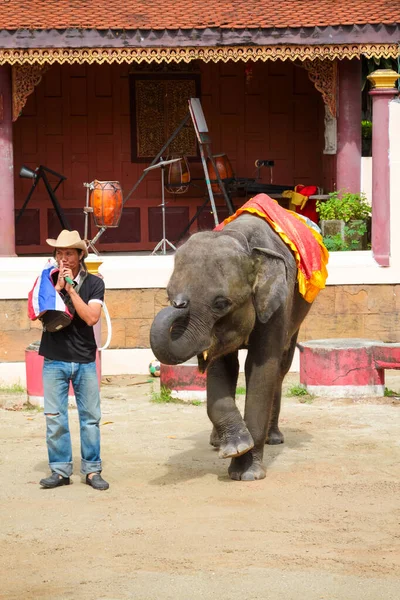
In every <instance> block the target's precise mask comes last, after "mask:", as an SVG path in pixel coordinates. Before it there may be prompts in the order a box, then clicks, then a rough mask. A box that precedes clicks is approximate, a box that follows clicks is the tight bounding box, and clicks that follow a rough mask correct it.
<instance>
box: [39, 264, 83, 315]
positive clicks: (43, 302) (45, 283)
mask: <svg viewBox="0 0 400 600" xmlns="http://www.w3.org/2000/svg"><path fill="white" fill-rule="evenodd" d="M58 271H59V269H58V267H57V266H54V265H52V264H50V265H48V266H47V267H46V268H45V269H44V270H43V271H42V273H41V274H40V275H39V277H38V278H37V279H36V281H35V284H34V286H33V288H32V289H31V291H30V292H29V294H28V317H29V318H30V320H31V321H35V320H36V319H38V318H39V317H41V316H42V315H43V313H45V312H46V310H60V311H61V312H65V313H67V314H68V315H70V316H71V317H72V315H71V312H70V311H69V310H68V308H67V306H66V305H65V303H64V302H63V300H62V298H61V296H60V294H59V293H58V292H57V291H56V289H55V287H54V283H53V280H52V275H53V274H54V273H58Z"/></svg>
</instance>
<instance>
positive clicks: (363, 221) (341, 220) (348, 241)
mask: <svg viewBox="0 0 400 600" xmlns="http://www.w3.org/2000/svg"><path fill="white" fill-rule="evenodd" d="M316 210H317V212H318V214H319V217H320V225H321V229H322V235H323V237H324V242H325V245H326V247H327V249H328V250H366V248H367V230H368V220H369V219H370V216H371V207H370V205H369V204H368V202H367V198H366V196H365V194H364V193H363V192H360V193H352V192H345V191H337V192H331V193H330V194H329V197H328V199H327V200H324V201H323V200H318V201H317V203H316Z"/></svg>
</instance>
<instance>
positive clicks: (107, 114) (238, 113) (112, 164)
mask: <svg viewBox="0 0 400 600" xmlns="http://www.w3.org/2000/svg"><path fill="white" fill-rule="evenodd" d="M129 69H130V67H129V65H121V66H120V65H111V66H109V65H103V66H99V65H95V66H53V67H51V68H50V69H49V71H48V72H47V73H46V74H45V75H44V77H43V80H42V81H41V83H40V84H39V85H38V86H37V88H36V90H35V92H34V93H33V94H32V95H31V96H30V97H29V98H28V102H27V104H26V106H25V108H24V110H23V113H22V115H21V116H20V117H19V119H18V120H17V122H16V123H15V124H14V132H13V133H14V165H15V192H16V207H17V208H19V207H20V206H21V205H22V204H23V201H24V199H25V197H26V195H27V193H28V191H29V189H30V186H31V182H30V181H29V180H24V179H20V178H19V177H18V173H19V169H20V167H21V165H23V164H25V165H27V166H29V167H31V168H36V167H37V166H38V165H39V164H42V165H45V166H47V167H49V168H51V169H53V170H55V171H58V172H60V173H62V174H63V175H65V176H66V177H67V180H66V181H65V182H64V183H63V184H62V185H61V187H60V188H59V190H58V191H57V197H58V199H59V201H60V203H61V205H62V207H63V208H64V209H65V211H66V213H67V216H68V218H69V219H70V223H71V226H72V227H73V228H77V229H79V230H80V232H81V234H83V212H82V209H83V206H84V204H85V188H84V187H83V185H82V184H83V182H90V181H92V180H94V179H99V180H117V181H120V182H121V185H122V187H123V190H124V192H125V194H127V193H128V191H129V190H130V189H131V188H132V186H133V185H134V184H135V182H136V181H137V180H138V178H139V177H140V175H141V173H142V169H143V168H144V167H145V166H146V164H144V163H136V164H133V163H131V151H130V150H131V148H130V143H131V142H130V108H129V106H130V103H129V80H128V74H129ZM200 69H201V92H202V94H201V97H202V105H203V109H204V113H205V116H206V119H207V122H208V127H209V131H210V134H211V138H212V148H213V152H214V153H220V152H225V153H226V154H227V155H228V157H229V159H230V161H231V163H232V165H233V168H234V171H235V173H236V175H237V176H240V177H253V176H255V172H256V168H255V166H254V162H255V160H256V159H258V158H261V159H273V160H274V161H275V167H274V171H273V180H274V183H278V184H279V183H283V184H286V183H287V184H290V183H292V184H297V183H303V184H316V185H319V186H323V187H324V188H325V189H327V188H329V187H330V186H331V185H332V183H333V181H332V176H331V172H332V169H331V166H330V164H329V158H331V157H324V155H323V153H322V150H323V144H324V139H323V114H324V111H323V102H322V98H321V96H320V94H319V93H318V92H317V91H316V90H315V88H314V86H313V84H312V83H311V82H310V81H309V79H308V76H307V73H306V71H305V70H303V69H302V68H300V67H295V66H294V65H293V64H292V63H290V62H278V61H277V62H267V63H261V62H258V63H255V64H254V65H253V70H252V77H251V79H250V80H248V81H246V77H245V65H244V64H243V63H233V62H232V63H227V64H223V63H218V64H201V65H200ZM190 168H191V174H192V177H202V174H203V173H202V168H201V163H199V162H195V163H191V166H190ZM261 174H262V180H263V181H264V182H266V183H268V182H269V169H264V170H262V171H261ZM196 184H197V186H196V187H195V186H191V188H190V190H189V192H188V193H186V194H184V195H171V194H166V198H167V199H168V200H169V203H168V208H167V237H168V239H170V240H171V241H173V240H174V239H176V237H177V236H178V235H179V233H180V232H181V231H182V229H183V228H184V226H185V224H186V223H187V222H188V221H189V219H190V218H191V217H192V216H194V214H195V213H196V210H197V208H198V206H199V205H200V204H201V203H202V201H203V198H204V193H205V190H206V188H205V184H204V181H197V182H196ZM160 200H161V189H160V173H159V172H158V170H155V171H152V172H150V173H149V175H148V176H147V177H146V178H145V179H144V181H143V182H142V184H141V185H140V187H139V188H138V189H137V191H136V192H135V194H134V195H133V196H132V197H131V198H130V200H129V201H128V203H127V204H126V206H125V208H124V214H123V217H122V220H121V225H120V227H119V228H118V229H110V230H108V231H107V232H106V233H105V234H104V235H103V236H102V237H101V238H100V242H99V243H98V245H97V246H98V248H99V249H100V250H102V251H114V250H120V251H121V250H125V251H126V250H152V249H153V248H154V246H155V245H156V243H157V241H158V240H159V239H160V237H161V215H160V209H159V208H158V205H159V204H160ZM244 201H245V199H243V198H242V199H238V200H237V201H236V206H238V205H240V204H241V203H243V202H244ZM218 202H219V203H220V201H218ZM223 209H224V207H223ZM225 214H226V211H225V209H224V210H222V211H221V212H220V217H222V218H223V217H224V216H225ZM212 222H213V221H212V219H211V218H210V213H209V211H205V212H204V213H203V215H202V218H201V226H203V227H204V226H208V225H209V226H211V225H212ZM196 228H197V223H195V224H194V225H193V227H192V229H196ZM91 229H92V233H91V236H90V237H93V236H94V234H95V233H96V229H95V227H94V226H93V224H91ZM59 230H60V225H59V222H58V219H57V218H56V216H55V214H54V211H53V209H52V205H51V202H50V200H49V198H48V196H47V194H46V192H45V190H44V187H42V184H40V186H39V188H38V189H37V190H36V191H35V193H34V195H33V196H32V198H31V201H30V203H29V206H28V210H27V212H26V213H25V214H24V216H23V217H22V219H21V221H20V223H19V225H18V227H17V232H16V237H17V252H18V253H19V254H24V253H41V252H47V251H48V246H47V245H46V243H45V240H46V238H47V237H49V236H50V237H53V236H56V235H57V234H58V232H59Z"/></svg>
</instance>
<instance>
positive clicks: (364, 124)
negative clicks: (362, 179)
mask: <svg viewBox="0 0 400 600" xmlns="http://www.w3.org/2000/svg"><path fill="white" fill-rule="evenodd" d="M361 155H362V156H372V121H361Z"/></svg>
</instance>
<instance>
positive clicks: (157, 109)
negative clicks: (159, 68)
mask: <svg viewBox="0 0 400 600" xmlns="http://www.w3.org/2000/svg"><path fill="white" fill-rule="evenodd" d="M199 84H200V78H199V76H198V75H196V74H192V73H190V74H187V75H186V74H185V75H184V74H180V75H178V74H169V73H165V74H138V75H137V74H131V75H130V87H131V128H132V130H131V139H132V148H131V153H132V161H149V160H151V159H153V158H154V157H155V156H156V155H157V154H158V153H159V151H160V150H161V148H162V147H163V145H164V144H165V142H166V141H167V140H168V139H169V137H170V136H171V135H172V133H173V132H174V131H175V129H176V128H177V127H178V125H179V123H180V122H181V121H182V119H183V118H184V117H185V115H186V114H187V112H188V99H189V98H193V97H198V96H199V95H200V90H199ZM166 154H168V155H169V156H196V155H197V142H196V135H195V132H194V129H193V127H192V126H191V123H189V124H188V126H186V127H184V128H183V129H182V131H181V132H180V133H179V134H178V135H177V137H176V138H175V139H174V140H173V141H172V142H171V144H170V146H169V148H168V149H167V151H166Z"/></svg>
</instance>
